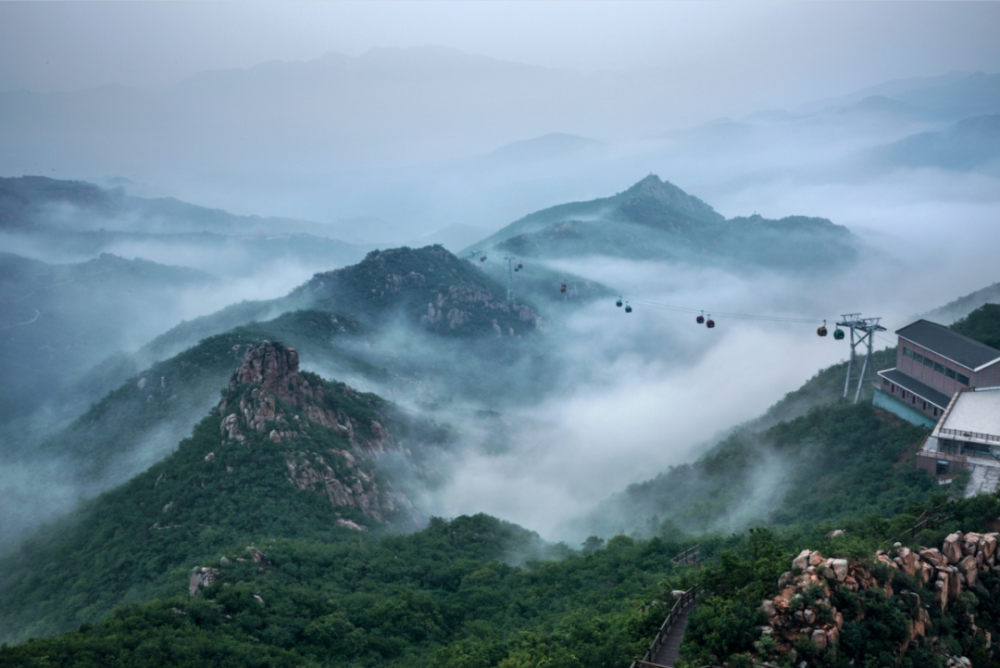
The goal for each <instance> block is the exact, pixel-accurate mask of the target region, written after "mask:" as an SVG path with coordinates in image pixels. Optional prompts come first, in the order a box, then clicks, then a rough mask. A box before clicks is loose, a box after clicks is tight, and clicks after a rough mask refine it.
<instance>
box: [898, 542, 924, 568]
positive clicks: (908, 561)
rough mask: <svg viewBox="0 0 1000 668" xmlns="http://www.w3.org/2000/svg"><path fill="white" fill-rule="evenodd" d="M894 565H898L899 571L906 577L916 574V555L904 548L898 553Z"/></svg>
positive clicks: (917, 561) (917, 562)
mask: <svg viewBox="0 0 1000 668" xmlns="http://www.w3.org/2000/svg"><path fill="white" fill-rule="evenodd" d="M896 563H897V564H898V565H899V568H900V570H902V571H903V572H904V573H906V574H907V575H916V574H917V568H919V566H918V564H919V559H918V558H917V555H916V554H914V553H913V551H912V550H910V548H908V547H904V548H903V549H901V550H900V551H899V556H898V557H896Z"/></svg>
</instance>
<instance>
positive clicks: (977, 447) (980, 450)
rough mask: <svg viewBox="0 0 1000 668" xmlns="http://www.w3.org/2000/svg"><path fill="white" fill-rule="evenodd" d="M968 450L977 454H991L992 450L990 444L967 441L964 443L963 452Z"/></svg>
mask: <svg viewBox="0 0 1000 668" xmlns="http://www.w3.org/2000/svg"><path fill="white" fill-rule="evenodd" d="M966 452H973V453H976V454H981V455H988V454H990V452H991V450H990V446H988V445H986V444H985V443H968V442H966V443H962V454H965V453H966Z"/></svg>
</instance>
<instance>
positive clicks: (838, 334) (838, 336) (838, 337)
mask: <svg viewBox="0 0 1000 668" xmlns="http://www.w3.org/2000/svg"><path fill="white" fill-rule="evenodd" d="M833 338H834V339H836V340H837V341H840V340H841V339H842V338H844V330H842V329H835V330H833Z"/></svg>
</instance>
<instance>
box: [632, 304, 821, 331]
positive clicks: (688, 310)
mask: <svg viewBox="0 0 1000 668" xmlns="http://www.w3.org/2000/svg"><path fill="white" fill-rule="evenodd" d="M628 301H629V302H631V303H632V304H641V305H643V306H651V307H653V308H659V309H663V310H667V311H676V312H678V313H693V314H695V315H697V314H700V313H711V314H712V316H713V317H722V318H737V319H740V320H765V321H770V322H795V323H803V324H810V325H813V324H816V323H823V322H825V320H824V319H823V318H787V317H782V316H771V315H755V314H751V313H729V312H726V311H712V310H709V309H692V308H685V307H682V306H671V305H669V304H660V303H657V302H650V301H646V300H643V299H630V300H628Z"/></svg>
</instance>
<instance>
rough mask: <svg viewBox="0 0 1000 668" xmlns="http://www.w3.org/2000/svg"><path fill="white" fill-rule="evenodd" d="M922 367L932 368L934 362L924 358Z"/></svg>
mask: <svg viewBox="0 0 1000 668" xmlns="http://www.w3.org/2000/svg"><path fill="white" fill-rule="evenodd" d="M924 366H931V367H932V366H934V360H932V359H931V358H930V357H925V358H924Z"/></svg>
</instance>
